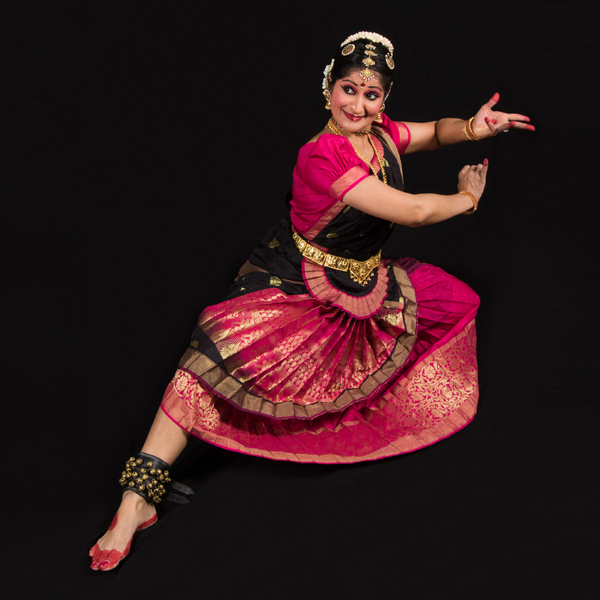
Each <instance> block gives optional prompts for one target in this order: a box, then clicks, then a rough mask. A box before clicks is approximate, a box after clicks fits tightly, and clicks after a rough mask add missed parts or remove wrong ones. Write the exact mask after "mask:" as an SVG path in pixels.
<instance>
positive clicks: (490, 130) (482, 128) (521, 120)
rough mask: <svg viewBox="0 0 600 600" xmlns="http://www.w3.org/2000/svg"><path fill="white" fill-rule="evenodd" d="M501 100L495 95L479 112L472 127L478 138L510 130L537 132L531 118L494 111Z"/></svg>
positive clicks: (498, 95)
mask: <svg viewBox="0 0 600 600" xmlns="http://www.w3.org/2000/svg"><path fill="white" fill-rule="evenodd" d="M498 100H500V94H498V93H495V94H494V95H493V96H492V97H491V98H490V99H489V100H488V101H487V102H486V103H485V104H484V105H483V106H482V107H481V108H480V109H479V110H478V111H477V114H476V115H475V117H474V118H473V122H472V123H471V127H472V129H473V132H474V133H475V135H476V136H477V137H480V138H487V137H492V136H494V135H496V134H497V133H499V132H501V131H509V130H510V129H526V130H527V131H535V127H534V126H533V125H530V124H529V121H530V118H529V117H526V116H525V115H520V114H518V113H505V112H500V111H496V110H493V108H494V106H495V105H496V104H497V102H498Z"/></svg>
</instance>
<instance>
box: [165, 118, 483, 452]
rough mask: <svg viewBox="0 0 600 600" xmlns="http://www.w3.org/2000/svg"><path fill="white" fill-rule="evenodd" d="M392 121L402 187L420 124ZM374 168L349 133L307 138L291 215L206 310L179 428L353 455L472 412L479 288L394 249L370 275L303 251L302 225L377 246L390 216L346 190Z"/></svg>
mask: <svg viewBox="0 0 600 600" xmlns="http://www.w3.org/2000/svg"><path fill="white" fill-rule="evenodd" d="M383 119H384V120H383V123H382V124H381V125H380V126H378V127H373V133H374V134H375V135H374V141H375V144H376V146H377V148H378V151H379V154H380V156H383V161H382V162H383V165H384V168H385V171H386V176H387V181H388V184H389V185H391V186H392V187H395V188H397V189H400V190H402V189H404V186H403V180H402V172H401V166H400V154H402V152H403V151H404V150H405V149H406V147H407V146H408V143H409V141H410V134H409V131H408V129H407V128H406V127H405V126H404V125H403V124H401V123H393V122H391V121H390V120H389V119H388V118H387V117H386V116H385V115H384V116H383ZM373 166H374V168H375V170H376V171H379V164H378V163H377V160H376V159H375V158H374V160H373ZM369 173H370V172H369V170H368V167H367V165H366V164H365V163H364V162H363V161H362V160H361V159H360V158H359V157H358V156H357V155H356V153H355V152H354V149H353V147H352V145H351V143H350V141H349V140H348V139H346V138H345V137H341V136H336V135H332V134H323V135H321V136H320V137H319V138H318V140H317V141H316V142H310V143H308V144H306V145H305V146H303V147H302V148H301V149H300V153H299V156H298V161H297V164H296V168H295V170H294V184H293V190H292V194H293V199H292V202H291V214H290V220H285V221H283V222H281V223H280V224H279V225H278V226H276V227H275V228H274V229H273V230H271V232H270V233H269V234H268V236H267V237H266V238H265V239H264V240H263V241H262V242H261V243H260V244H259V246H258V247H257V248H256V249H255V250H254V252H253V253H252V255H251V256H250V259H249V261H248V262H247V263H246V264H245V265H244V267H243V268H242V270H241V272H240V275H239V277H238V278H237V279H236V281H235V284H234V285H233V287H232V289H231V291H230V293H229V296H228V298H227V299H226V300H225V301H224V302H222V303H220V304H217V305H215V306H210V307H208V308H207V309H206V310H204V312H203V313H202V314H201V315H200V318H199V320H198V325H197V327H196V329H195V330H194V333H193V334H192V340H191V344H190V348H189V349H188V351H187V352H186V353H185V354H184V356H183V357H182V359H181V361H180V364H179V368H178V370H177V372H176V374H175V377H174V379H173V381H172V382H171V383H170V384H169V386H168V388H167V390H166V392H165V395H164V398H163V401H162V409H163V411H164V412H165V413H166V414H167V415H168V416H169V417H170V418H171V419H172V420H173V421H174V422H175V423H177V424H178V425H179V426H180V427H182V428H183V429H185V430H187V431H189V432H191V433H192V434H193V435H195V436H197V437H199V438H201V439H203V440H205V441H206V442H209V443H211V444H215V445H217V446H220V447H223V448H227V449H229V450H235V451H237V452H243V453H246V454H252V455H255V456H263V457H266V458H271V459H276V460H291V461H297V462H314V463H352V462H358V461H363V460H373V459H377V458H383V457H387V456H393V455H396V454H402V453H404V452H411V451H413V450H417V449H418V448H422V447H423V446H427V445H429V444H432V443H434V442H436V441H438V440H441V439H443V438H445V437H447V436H449V435H451V434H452V433H454V432H456V431H458V430H459V429H461V428H462V427H464V426H465V425H466V424H467V423H469V422H470V421H471V420H472V419H473V417H474V415H475V412H476V407H477V399H478V383H477V361H476V354H475V321H474V319H475V314H476V312H477V307H478V304H479V299H478V297H477V295H476V294H475V293H474V292H473V291H472V290H471V289H470V288H469V287H468V286H466V285H465V284H463V283H462V282H460V281H458V280H457V279H455V278H454V277H452V276H450V275H448V274H447V273H445V272H444V271H442V270H441V269H438V268H436V267H434V266H432V265H428V264H422V263H419V262H417V261H415V260H412V259H395V260H393V259H383V260H381V262H380V263H379V264H378V266H376V267H375V268H374V269H373V271H372V272H371V276H370V278H367V280H366V281H362V282H361V281H357V280H355V279H354V278H353V277H352V275H351V273H350V272H349V271H341V270H336V269H331V268H328V267H327V266H324V265H319V264H316V263H315V262H313V261H311V260H310V259H308V258H305V257H303V256H302V254H301V253H300V252H299V250H298V247H297V242H296V241H294V239H293V234H294V232H295V233H296V234H298V235H299V236H301V237H300V239H302V240H304V241H305V242H308V243H309V244H310V245H311V246H312V247H314V248H317V249H319V250H322V251H324V252H326V253H328V254H330V255H334V256H336V257H342V258H344V257H347V258H348V259H350V258H351V259H354V260H355V261H366V260H367V259H369V258H370V257H373V256H375V255H377V253H378V252H379V251H380V250H381V247H382V245H383V243H384V242H385V240H386V239H387V238H388V236H389V235H390V232H391V224H390V223H389V222H387V221H383V220H382V219H378V218H376V217H373V216H371V215H368V214H365V213H362V212H361V211H359V210H357V209H355V208H352V207H350V206H348V205H346V204H344V201H343V199H344V195H345V194H346V193H347V192H348V190H350V189H352V188H353V187H354V186H355V185H356V184H358V183H359V182H360V181H362V180H363V179H364V178H365V177H368V176H369ZM378 176H381V174H380V173H378Z"/></svg>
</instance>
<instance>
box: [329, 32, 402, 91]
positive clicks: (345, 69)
mask: <svg viewBox="0 0 600 600" xmlns="http://www.w3.org/2000/svg"><path fill="white" fill-rule="evenodd" d="M351 43H352V44H354V50H353V51H352V52H351V53H350V54H348V56H344V55H343V54H342V50H343V49H344V48H346V46H347V45H348V44H345V45H344V46H343V47H341V48H340V49H339V50H338V51H337V53H336V55H335V56H334V57H333V58H334V63H333V69H331V73H330V75H331V79H332V83H335V82H336V81H337V80H338V79H343V78H344V77H347V76H348V73H350V72H351V71H354V70H356V69H360V70H361V71H362V70H363V69H365V68H366V65H365V64H364V63H363V60H364V59H366V58H367V57H368V56H369V55H367V54H365V50H368V48H367V47H366V46H367V44H372V45H373V46H375V50H373V52H375V54H374V55H372V56H370V58H371V60H374V61H375V64H374V65H371V66H370V67H369V69H371V71H375V72H376V73H377V74H378V75H379V76H380V77H381V83H382V84H383V89H384V91H385V93H386V94H387V93H388V92H389V91H390V87H391V85H392V79H393V77H394V72H393V71H392V69H390V68H389V66H388V64H387V62H386V61H385V55H386V54H388V53H389V50H388V49H387V47H386V46H384V45H383V44H379V43H377V42H372V41H370V40H365V39H360V40H356V41H354V42H351Z"/></svg>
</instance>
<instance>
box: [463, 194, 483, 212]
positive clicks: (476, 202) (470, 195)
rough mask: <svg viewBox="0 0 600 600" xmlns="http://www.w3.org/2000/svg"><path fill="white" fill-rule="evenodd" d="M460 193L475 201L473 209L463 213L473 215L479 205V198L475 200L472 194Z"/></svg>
mask: <svg viewBox="0 0 600 600" xmlns="http://www.w3.org/2000/svg"><path fill="white" fill-rule="evenodd" d="M458 193H459V194H462V195H463V196H469V198H471V200H473V208H470V209H469V210H467V211H465V212H464V213H463V215H472V214H473V213H474V212H475V211H476V210H477V205H478V204H479V200H477V198H475V196H473V194H471V192H458Z"/></svg>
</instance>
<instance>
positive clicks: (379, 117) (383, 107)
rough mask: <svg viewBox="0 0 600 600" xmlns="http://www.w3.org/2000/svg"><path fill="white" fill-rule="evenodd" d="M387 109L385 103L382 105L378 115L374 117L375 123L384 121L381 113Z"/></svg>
mask: <svg viewBox="0 0 600 600" xmlns="http://www.w3.org/2000/svg"><path fill="white" fill-rule="evenodd" d="M384 110H385V104H382V105H381V108H380V109H379V112H378V113H377V116H376V117H375V119H373V120H374V121H375V123H383V119H382V118H381V113H382V112H383V111H384Z"/></svg>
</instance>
